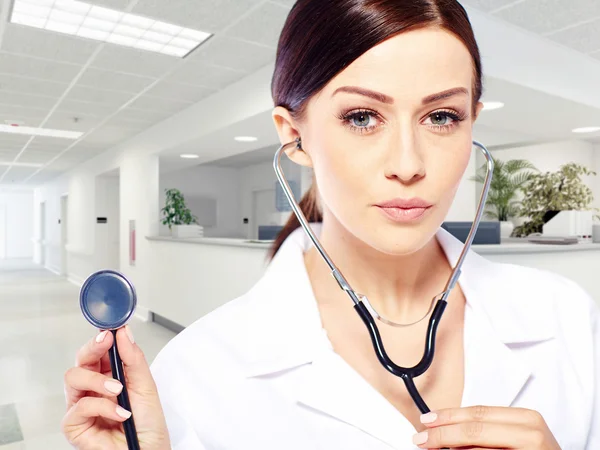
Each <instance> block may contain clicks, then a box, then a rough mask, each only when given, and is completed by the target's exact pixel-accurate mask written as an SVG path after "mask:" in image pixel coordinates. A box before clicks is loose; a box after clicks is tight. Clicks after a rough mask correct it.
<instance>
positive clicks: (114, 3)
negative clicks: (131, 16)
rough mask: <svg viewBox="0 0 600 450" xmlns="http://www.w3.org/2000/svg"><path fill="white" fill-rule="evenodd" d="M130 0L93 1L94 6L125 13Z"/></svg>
mask: <svg viewBox="0 0 600 450" xmlns="http://www.w3.org/2000/svg"><path fill="white" fill-rule="evenodd" d="M129 2H130V0H93V2H92V3H93V4H94V5H98V6H104V7H105V8H111V9H116V10H119V11H124V10H125V8H127V5H128V4H129Z"/></svg>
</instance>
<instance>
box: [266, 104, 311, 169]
mask: <svg viewBox="0 0 600 450" xmlns="http://www.w3.org/2000/svg"><path fill="white" fill-rule="evenodd" d="M272 115H273V122H274V123H275V128H276V129H277V134H278V135H279V142H280V143H281V145H284V144H288V143H290V142H293V141H295V140H296V139H297V138H301V137H302V136H301V133H300V130H299V125H298V124H297V122H296V121H295V120H294V118H293V117H292V115H291V114H290V112H289V111H288V110H287V109H285V108H284V107H282V106H277V107H276V108H275V109H274V110H273V113H272ZM285 154H286V155H287V157H288V158H290V159H291V160H292V161H294V162H295V163H296V164H299V165H301V166H306V167H312V159H311V158H310V155H309V154H308V153H307V152H306V151H305V150H304V149H303V148H302V149H298V148H297V147H296V146H291V145H290V146H289V147H288V148H287V149H286V150H285Z"/></svg>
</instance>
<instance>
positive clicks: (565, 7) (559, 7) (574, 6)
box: [495, 0, 600, 33]
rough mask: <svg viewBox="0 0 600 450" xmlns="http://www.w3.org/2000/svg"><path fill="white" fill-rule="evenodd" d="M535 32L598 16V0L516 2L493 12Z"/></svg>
mask: <svg viewBox="0 0 600 450" xmlns="http://www.w3.org/2000/svg"><path fill="white" fill-rule="evenodd" d="M495 15H496V16H497V17H500V18H501V19H504V20H506V21H507V22H511V23H513V24H515V25H518V26H520V27H522V28H525V29H526V30H529V31H533V32H536V33H549V32H553V31H556V30H559V29H561V28H564V27H566V26H568V25H572V24H575V23H577V22H581V21H582V20H585V19H589V18H592V17H597V16H600V2H599V1H598V0H568V1H565V0H535V1H525V2H522V3H516V4H515V5H514V6H511V7H510V8H506V9H503V10H502V11H500V12H498V13H496V14H495Z"/></svg>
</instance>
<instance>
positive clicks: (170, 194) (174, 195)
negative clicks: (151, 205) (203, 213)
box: [161, 189, 198, 229]
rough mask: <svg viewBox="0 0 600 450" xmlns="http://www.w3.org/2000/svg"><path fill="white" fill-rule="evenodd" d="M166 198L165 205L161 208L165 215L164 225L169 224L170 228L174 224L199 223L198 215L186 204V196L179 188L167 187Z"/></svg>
mask: <svg viewBox="0 0 600 450" xmlns="http://www.w3.org/2000/svg"><path fill="white" fill-rule="evenodd" d="M165 193H166V199H165V207H164V208H163V209H161V212H162V214H163V216H164V218H163V221H162V223H163V225H168V226H169V229H171V227H172V226H173V225H190V224H193V223H197V220H198V219H197V218H196V216H194V215H192V212H191V211H190V210H189V208H188V207H187V206H185V198H184V197H183V194H182V193H181V191H179V189H165Z"/></svg>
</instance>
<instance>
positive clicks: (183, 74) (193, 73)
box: [168, 60, 246, 89]
mask: <svg viewBox="0 0 600 450" xmlns="http://www.w3.org/2000/svg"><path fill="white" fill-rule="evenodd" d="M244 76H246V72H243V71H238V70H231V69H227V68H225V67H217V66H213V65H210V64H206V63H203V62H201V61H194V60H188V61H186V63H185V64H184V65H183V66H181V68H180V69H178V70H176V71H175V72H174V73H173V74H172V75H170V76H169V78H168V80H169V81H174V82H179V83H187V84H193V85H197V86H205V87H209V88H214V89H222V88H224V87H226V86H229V85H230V84H231V83H234V82H235V81H238V80H239V79H241V78H243V77H244Z"/></svg>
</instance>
